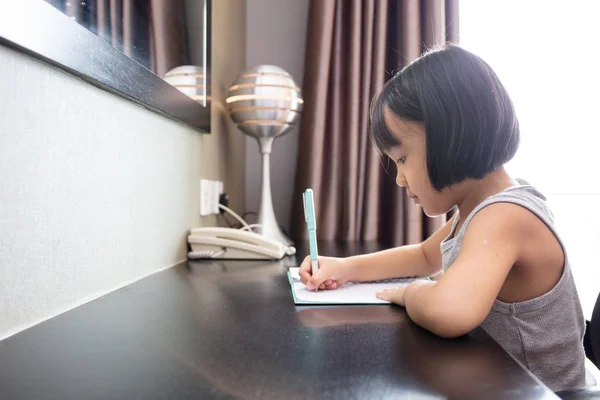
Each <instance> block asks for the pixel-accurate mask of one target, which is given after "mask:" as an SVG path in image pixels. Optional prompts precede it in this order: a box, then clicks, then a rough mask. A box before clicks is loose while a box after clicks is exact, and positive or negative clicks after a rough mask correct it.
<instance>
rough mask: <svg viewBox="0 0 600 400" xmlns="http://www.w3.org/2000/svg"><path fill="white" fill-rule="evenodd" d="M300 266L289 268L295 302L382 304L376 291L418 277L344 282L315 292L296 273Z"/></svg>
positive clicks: (406, 282) (390, 287)
mask: <svg viewBox="0 0 600 400" xmlns="http://www.w3.org/2000/svg"><path fill="white" fill-rule="evenodd" d="M299 270H300V268H290V269H289V271H288V279H289V281H290V285H291V287H292V294H293V295H294V303H295V304H306V305H308V304H310V305H332V304H345V305H366V304H373V305H377V304H379V305H384V304H389V302H387V301H385V300H381V299H378V298H377V296H376V293H377V292H382V291H384V290H388V289H394V288H397V287H399V286H402V285H407V284H409V283H410V282H413V281H414V280H415V279H418V278H403V279H388V280H385V281H375V282H361V283H346V284H345V285H344V286H342V287H340V288H337V289H334V290H319V291H317V292H315V291H313V290H308V289H307V288H306V286H305V285H304V284H303V283H302V281H301V280H300V275H298V272H299Z"/></svg>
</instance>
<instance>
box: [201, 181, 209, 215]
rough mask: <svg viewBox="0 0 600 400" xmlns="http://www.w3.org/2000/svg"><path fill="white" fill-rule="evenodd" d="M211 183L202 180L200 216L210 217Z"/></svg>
mask: <svg viewBox="0 0 600 400" xmlns="http://www.w3.org/2000/svg"><path fill="white" fill-rule="evenodd" d="M210 186H211V181H209V180H208V179H200V215H210Z"/></svg>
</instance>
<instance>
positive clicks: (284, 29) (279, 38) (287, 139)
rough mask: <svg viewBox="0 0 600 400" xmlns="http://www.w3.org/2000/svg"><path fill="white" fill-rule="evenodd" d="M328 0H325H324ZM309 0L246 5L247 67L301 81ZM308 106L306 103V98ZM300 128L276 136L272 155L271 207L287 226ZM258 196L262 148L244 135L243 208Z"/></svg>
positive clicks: (256, 0) (252, 206) (252, 207)
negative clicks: (266, 67) (270, 68)
mask: <svg viewBox="0 0 600 400" xmlns="http://www.w3.org/2000/svg"><path fill="white" fill-rule="evenodd" d="M324 1H328V0H324ZM308 5H309V0H277V1H273V0H251V1H249V2H248V7H247V9H246V50H247V58H246V65H247V67H253V66H255V65H258V64H273V65H277V66H279V67H281V68H283V69H285V70H286V71H287V72H289V73H290V74H291V75H292V76H293V77H294V80H295V81H296V84H298V85H300V87H302V79H303V75H304V53H305V43H306V29H307V21H308ZM304 106H305V107H310V104H305V105H304ZM298 140H302V138H299V135H298V128H296V129H294V130H292V131H291V132H289V133H287V134H286V135H284V136H282V137H280V138H278V139H276V140H275V142H274V144H273V154H272V156H271V185H272V190H273V198H274V199H277V201H276V202H275V204H273V207H274V208H275V215H276V216H277V222H279V224H280V225H283V226H284V227H285V229H286V231H288V232H289V224H290V219H291V210H292V194H293V190H294V178H295V173H296V158H297V152H298ZM259 201H260V154H259V152H258V145H257V143H256V140H254V139H251V138H248V139H247V140H246V211H257V210H258V204H259Z"/></svg>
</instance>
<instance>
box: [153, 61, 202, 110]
mask: <svg viewBox="0 0 600 400" xmlns="http://www.w3.org/2000/svg"><path fill="white" fill-rule="evenodd" d="M209 78H210V77H209V74H208V73H207V71H205V70H204V68H203V67H199V66H196V65H182V66H180V67H176V68H173V69H172V70H170V71H169V72H167V73H166V74H165V77H164V78H163V79H164V80H165V81H166V82H168V83H169V84H171V85H172V86H175V87H176V88H177V89H179V90H180V91H181V92H183V93H184V94H186V95H188V96H189V97H191V98H192V99H193V100H195V101H197V102H198V103H200V104H202V105H204V106H205V107H206V105H207V104H208V103H210V79H209Z"/></svg>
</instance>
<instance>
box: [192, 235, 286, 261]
mask: <svg viewBox="0 0 600 400" xmlns="http://www.w3.org/2000/svg"><path fill="white" fill-rule="evenodd" d="M188 243H189V244H190V246H191V248H192V252H199V253H204V254H206V255H207V258H223V259H256V260H265V259H280V258H283V256H285V254H286V247H285V246H284V245H283V244H281V243H279V242H277V241H275V240H272V239H269V238H266V237H264V236H263V235H261V234H258V233H255V232H249V231H245V230H242V229H234V228H218V227H206V228H194V229H192V230H191V232H190V235H189V236H188Z"/></svg>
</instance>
